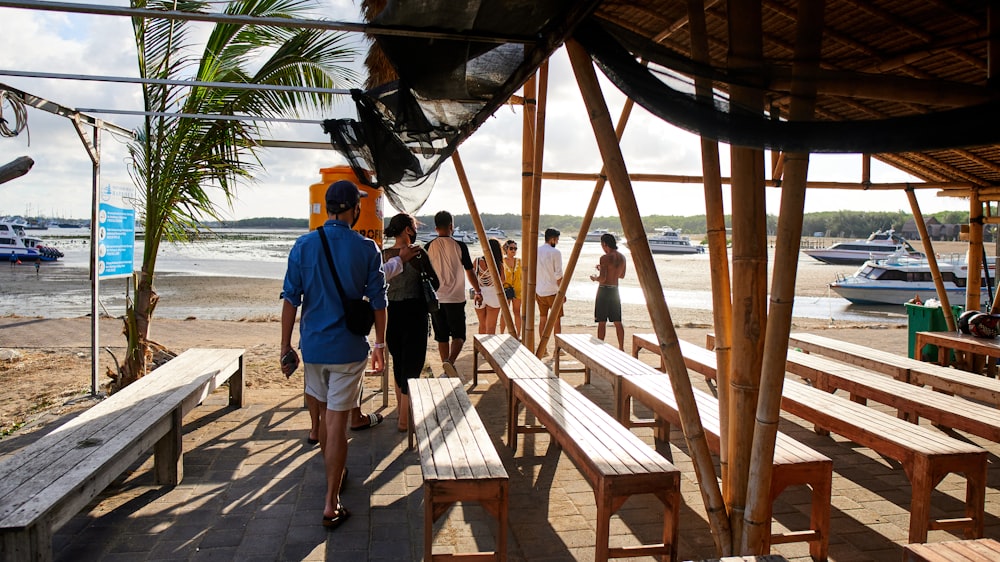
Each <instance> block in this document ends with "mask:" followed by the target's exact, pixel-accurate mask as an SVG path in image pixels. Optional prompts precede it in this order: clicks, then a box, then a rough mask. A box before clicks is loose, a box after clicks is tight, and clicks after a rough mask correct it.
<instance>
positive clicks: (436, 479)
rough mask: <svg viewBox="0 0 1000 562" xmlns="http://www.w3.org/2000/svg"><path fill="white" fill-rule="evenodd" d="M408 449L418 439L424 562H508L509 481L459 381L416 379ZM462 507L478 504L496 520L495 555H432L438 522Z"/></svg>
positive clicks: (411, 395)
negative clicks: (473, 561) (484, 561)
mask: <svg viewBox="0 0 1000 562" xmlns="http://www.w3.org/2000/svg"><path fill="white" fill-rule="evenodd" d="M409 395H410V419H411V420H413V423H411V424H410V431H409V446H410V448H411V449H412V448H413V441H414V438H416V442H417V451H418V452H419V454H420V469H421V472H422V473H423V478H424V560H452V559H455V560H464V559H469V558H478V557H480V556H489V557H492V558H495V559H496V560H506V559H507V498H508V478H507V471H506V469H504V466H503V462H501V460H500V455H498V454H497V451H496V448H495V447H494V446H493V441H492V440H491V439H490V435H489V433H487V432H486V426H484V425H483V422H482V420H481V419H480V418H479V414H477V413H476V409H475V408H474V407H473V406H472V402H470V401H469V396H468V394H466V393H465V389H463V388H462V382H461V381H460V380H458V379H455V378H441V379H412V380H410V384H409ZM459 501H468V502H479V504H480V505H482V507H483V509H484V510H485V511H486V512H487V513H489V514H490V515H492V516H493V517H494V518H496V520H497V534H496V540H497V543H496V550H495V551H492V552H483V553H466V554H461V553H454V554H432V550H433V549H432V546H433V541H434V522H435V521H437V520H438V519H439V518H440V517H441V516H442V515H444V513H445V512H447V511H448V509H449V508H450V507H451V506H452V505H453V504H454V503H455V502H459Z"/></svg>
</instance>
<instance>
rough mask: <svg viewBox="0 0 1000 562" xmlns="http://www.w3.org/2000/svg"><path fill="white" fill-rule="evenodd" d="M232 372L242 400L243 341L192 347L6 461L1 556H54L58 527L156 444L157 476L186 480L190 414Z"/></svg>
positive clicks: (0, 476) (168, 481) (233, 392)
mask: <svg viewBox="0 0 1000 562" xmlns="http://www.w3.org/2000/svg"><path fill="white" fill-rule="evenodd" d="M227 380H228V381H229V404H230V406H236V407H242V406H243V405H244V403H245V394H244V381H243V350H242V349H189V350H187V351H185V352H184V353H182V354H180V355H179V356H177V357H175V358H174V359H172V360H170V361H169V362H168V363H166V364H165V365H163V366H161V367H159V368H158V369H156V370H154V371H153V372H151V373H150V374H149V375H147V376H145V377H143V378H141V379H139V380H138V381H136V382H134V383H132V384H130V385H129V386H127V387H126V388H124V389H122V390H121V391H119V392H117V393H115V394H113V395H112V396H110V397H109V398H107V399H105V400H103V401H102V402H100V403H98V404H96V405H94V406H93V407H92V408H90V409H89V410H87V411H85V412H83V413H81V414H80V415H79V416H77V417H75V418H73V419H72V420H70V421H68V422H67V423H65V424H63V425H62V426H60V427H58V428H56V429H55V430H53V431H52V432H51V433H49V434H47V435H45V436H43V437H41V438H40V439H38V441H35V442H34V443H32V444H30V445H28V446H26V447H25V448H23V449H21V450H19V451H17V452H16V453H15V454H13V455H11V456H9V457H6V458H5V459H3V460H2V461H0V559H2V560H51V559H52V535H53V533H54V531H55V529H57V528H58V527H60V526H62V525H63V524H65V523H66V521H68V520H69V519H70V518H71V517H73V515H75V514H76V513H77V512H78V511H80V509H82V508H83V507H84V506H86V505H87V504H88V503H89V502H90V501H91V500H93V499H94V498H95V497H96V496H97V495H98V494H100V493H101V491H103V490H104V489H105V488H106V487H107V486H108V484H110V483H111V482H112V481H114V480H115V479H116V478H118V477H119V476H120V475H121V474H122V473H123V472H124V471H125V470H126V469H127V468H128V467H130V466H132V465H133V464H134V463H135V462H136V461H138V460H139V459H141V458H143V457H144V456H145V455H147V454H148V452H149V450H150V449H151V448H152V449H153V455H154V474H155V479H156V482H157V483H158V484H165V485H176V484H178V483H180V481H181V480H182V479H183V476H184V468H183V446H182V437H183V435H182V431H183V419H184V415H185V414H187V413H188V412H190V411H191V410H192V409H194V408H195V406H197V405H198V403H200V402H201V401H202V400H203V399H204V398H205V397H206V396H208V395H209V394H210V393H211V392H212V391H213V390H215V389H216V388H218V387H219V386H220V385H222V384H223V383H225V382H226V381H227Z"/></svg>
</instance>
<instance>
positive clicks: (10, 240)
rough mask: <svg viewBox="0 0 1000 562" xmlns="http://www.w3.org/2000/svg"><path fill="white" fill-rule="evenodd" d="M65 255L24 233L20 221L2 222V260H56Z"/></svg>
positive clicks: (0, 225) (0, 223)
mask: <svg viewBox="0 0 1000 562" xmlns="http://www.w3.org/2000/svg"><path fill="white" fill-rule="evenodd" d="M61 257H63V253H62V252H60V251H59V250H57V249H55V248H53V247H51V246H46V245H44V244H43V243H42V241H41V240H40V239H38V238H35V237H33V236H28V235H26V234H25V233H24V227H23V226H21V225H20V224H19V223H13V222H6V221H3V222H0V260H7V261H21V262H35V261H38V260H41V261H55V260H57V259H59V258H61Z"/></svg>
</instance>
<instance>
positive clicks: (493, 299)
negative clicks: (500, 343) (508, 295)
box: [476, 238, 506, 334]
mask: <svg viewBox="0 0 1000 562" xmlns="http://www.w3.org/2000/svg"><path fill="white" fill-rule="evenodd" d="M489 246H490V254H491V258H492V259H493V262H494V263H495V264H496V266H497V273H499V274H500V286H501V287H502V286H503V284H504V283H505V282H506V278H505V277H504V272H503V254H502V252H501V251H500V241H499V240H497V239H495V238H490V239H489ZM486 260H487V257H486V256H480V257H478V258H476V278H477V279H478V280H479V286H480V287H481V288H482V290H483V302H482V305H481V306H477V307H476V316H478V317H479V333H480V334H495V333H497V316H499V315H500V296H499V295H497V292H496V289H494V287H495V285H494V284H493V276H492V275H490V266H489V264H488V263H487V262H486Z"/></svg>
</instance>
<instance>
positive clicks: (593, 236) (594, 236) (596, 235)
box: [583, 228, 618, 243]
mask: <svg viewBox="0 0 1000 562" xmlns="http://www.w3.org/2000/svg"><path fill="white" fill-rule="evenodd" d="M605 234H610V235H612V236H614V237H615V240H618V234H617V233H615V232H611V231H610V230H608V229H606V228H598V229H597V230H591V231H590V232H588V233H587V237H586V238H584V239H583V241H584V242H598V243H599V242H600V241H601V236H604V235H605Z"/></svg>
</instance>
